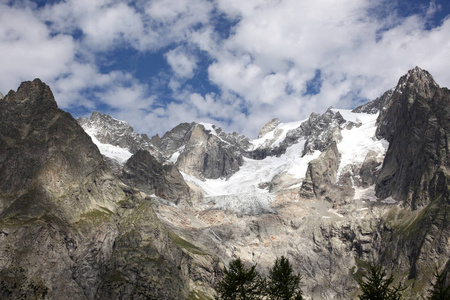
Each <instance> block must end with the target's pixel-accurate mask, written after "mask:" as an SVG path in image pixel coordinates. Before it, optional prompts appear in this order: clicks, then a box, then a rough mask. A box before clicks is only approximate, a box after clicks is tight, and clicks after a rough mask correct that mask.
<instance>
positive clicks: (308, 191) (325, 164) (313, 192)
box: [300, 142, 341, 202]
mask: <svg viewBox="0 0 450 300" xmlns="http://www.w3.org/2000/svg"><path fill="white" fill-rule="evenodd" d="M340 159H341V155H340V154H339V151H338V149H337V146H336V143H335V142H333V143H332V144H331V145H330V146H329V148H328V149H327V150H326V151H325V152H323V153H322V154H321V155H320V156H319V157H318V158H317V159H315V160H313V161H311V162H310V163H309V164H308V170H307V171H306V175H305V180H304V181H303V184H302V187H301V189H300V195H301V196H302V197H305V198H317V199H325V200H327V201H330V202H333V200H334V199H335V198H336V196H337V195H335V194H334V193H333V192H332V191H331V190H332V188H333V186H334V185H335V183H336V175H337V170H338V168H339V162H340ZM333 194H334V195H333Z"/></svg>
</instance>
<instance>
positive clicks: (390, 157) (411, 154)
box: [376, 67, 450, 209]
mask: <svg viewBox="0 0 450 300" xmlns="http://www.w3.org/2000/svg"><path fill="white" fill-rule="evenodd" d="M449 120H450V91H449V90H448V89H446V88H440V87H439V85H438V84H437V83H436V82H435V81H434V80H433V77H432V76H431V75H430V74H429V73H428V72H427V71H424V70H421V69H420V68H418V67H416V68H415V69H413V70H411V71H409V72H408V74H406V75H405V76H403V77H401V78H400V80H399V83H398V85H397V87H396V89H395V91H394V94H393V96H392V97H391V98H390V100H389V101H388V102H387V103H386V105H385V109H384V110H382V111H381V113H380V116H379V118H378V123H379V127H378V131H377V135H378V136H379V137H383V138H385V139H386V140H387V141H388V142H389V149H388V151H387V154H386V158H385V160H384V163H383V168H382V169H381V172H380V175H379V177H378V180H377V182H376V191H377V196H379V197H380V198H386V197H389V196H392V197H394V198H396V199H405V200H406V201H407V203H408V204H409V205H410V206H411V208H412V209H417V208H419V207H424V206H426V205H427V204H429V202H430V199H432V198H434V195H437V194H441V193H442V192H443V188H445V184H442V183H441V181H442V180H443V179H441V178H445V176H444V175H443V173H446V172H447V171H446V170H448V167H450V154H449V153H450V152H449V134H450V122H449ZM443 176H444V177H443Z"/></svg>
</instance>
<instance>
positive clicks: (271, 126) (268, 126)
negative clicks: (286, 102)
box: [258, 118, 281, 138]
mask: <svg viewBox="0 0 450 300" xmlns="http://www.w3.org/2000/svg"><path fill="white" fill-rule="evenodd" d="M280 124H281V121H280V120H279V119H278V118H273V119H272V120H270V121H269V122H267V123H266V124H265V125H264V126H263V128H261V130H260V131H259V133H258V138H262V137H263V136H264V135H266V134H267V133H268V132H271V131H272V130H274V129H275V128H276V127H277V126H278V125H280Z"/></svg>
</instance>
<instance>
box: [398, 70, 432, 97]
mask: <svg viewBox="0 0 450 300" xmlns="http://www.w3.org/2000/svg"><path fill="white" fill-rule="evenodd" d="M411 87H413V88H415V89H416V90H418V91H420V90H425V89H427V88H429V87H437V88H439V85H438V84H437V83H436V81H434V79H433V76H432V75H431V74H430V73H429V72H428V71H426V70H423V69H421V68H419V67H415V68H413V69H411V70H409V71H408V73H406V74H405V75H403V76H402V77H400V79H399V81H398V83H397V86H396V88H395V91H396V92H398V93H403V91H404V90H405V89H407V88H411Z"/></svg>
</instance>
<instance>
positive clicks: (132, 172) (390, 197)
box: [0, 67, 450, 299]
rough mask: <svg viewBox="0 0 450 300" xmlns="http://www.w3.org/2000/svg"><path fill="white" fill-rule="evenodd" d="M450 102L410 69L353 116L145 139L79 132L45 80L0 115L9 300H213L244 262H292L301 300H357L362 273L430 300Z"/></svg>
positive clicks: (117, 127) (443, 201)
mask: <svg viewBox="0 0 450 300" xmlns="http://www.w3.org/2000/svg"><path fill="white" fill-rule="evenodd" d="M449 120H450V91H449V90H448V89H447V88H441V87H440V86H439V85H438V84H437V83H436V82H435V81H434V79H433V77H432V76H431V75H430V74H429V73H428V72H427V71H425V70H422V69H420V68H418V67H416V68H414V69H412V70H410V71H408V73H407V74H405V75H404V76H402V77H401V78H400V79H399V81H398V83H397V85H396V86H395V87H394V88H392V89H391V90H389V91H386V92H385V93H384V94H383V95H381V96H380V97H379V98H377V99H375V100H373V101H370V102H368V103H367V104H365V105H362V106H360V107H358V108H355V109H353V110H342V109H335V108H332V107H330V108H329V109H328V110H327V111H326V112H325V113H323V114H315V113H312V114H311V115H310V116H309V118H307V119H306V120H301V121H298V122H291V123H283V122H282V121H280V120H278V119H273V120H270V121H269V122H267V124H266V125H265V126H264V127H263V128H262V129H261V130H260V132H259V134H258V138H257V139H254V140H252V139H249V138H247V137H245V136H243V135H240V134H238V133H236V132H233V133H227V132H224V131H223V130H222V129H221V128H219V127H217V126H215V125H213V124H207V123H195V122H193V123H182V124H179V125H178V126H176V127H175V128H173V129H172V130H171V131H169V132H167V133H165V134H164V135H163V136H158V135H156V136H154V137H152V138H149V137H148V136H147V135H145V134H139V133H136V132H135V131H134V129H133V128H132V127H131V126H130V125H129V124H128V123H126V122H124V121H120V120H116V119H114V118H112V117H111V116H108V115H104V114H102V113H99V112H93V113H92V115H91V117H90V118H79V119H78V120H75V119H74V118H73V117H72V116H71V115H70V114H68V113H66V112H64V111H62V110H60V109H59V108H58V107H57V105H56V102H55V100H54V98H53V95H52V92H51V90H50V88H49V87H48V86H47V85H46V84H45V83H43V82H41V81H40V80H39V79H35V80H34V81H32V82H24V83H22V84H21V85H20V87H19V88H18V90H17V91H10V92H9V93H8V94H7V95H6V96H5V97H3V99H1V100H0V178H1V180H0V241H1V243H0V297H1V298H2V299H17V298H24V299H65V298H70V299H116V298H118V299H212V298H213V297H214V296H215V295H216V291H215V290H216V288H217V285H218V282H219V281H220V280H221V278H222V277H223V268H224V266H226V265H227V264H228V263H229V262H230V261H231V260H233V259H235V258H237V257H240V258H241V259H242V260H243V261H244V262H246V263H248V264H257V268H258V270H259V271H260V272H261V273H263V274H267V272H268V270H269V268H270V267H271V266H272V264H273V262H274V261H275V259H276V258H277V257H280V256H285V257H287V258H288V259H289V260H290V261H291V263H292V265H293V267H294V269H295V271H297V272H299V273H300V274H302V278H303V280H302V284H303V286H302V289H303V292H304V295H305V296H306V298H307V299H354V298H356V297H357V295H358V292H359V290H358V284H357V282H356V278H359V277H360V276H361V271H362V270H363V269H364V267H365V266H366V265H367V263H368V262H376V263H379V264H381V265H382V266H383V267H384V268H385V269H386V270H387V271H388V273H392V274H393V275H394V276H395V278H396V281H397V282H401V283H402V284H403V285H405V286H406V287H407V289H406V291H405V295H406V296H407V297H408V298H409V299H425V298H426V296H427V290H428V289H429V288H430V285H431V284H432V280H433V272H434V270H435V269H437V270H438V272H439V273H440V274H443V275H444V276H445V278H446V283H447V285H448V284H450V275H449V273H450V260H449V257H450V243H449V235H450V224H449V223H450V222H449V220H450V216H449V214H450V199H449V185H450V173H449V168H450V154H449V135H450V122H449Z"/></svg>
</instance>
